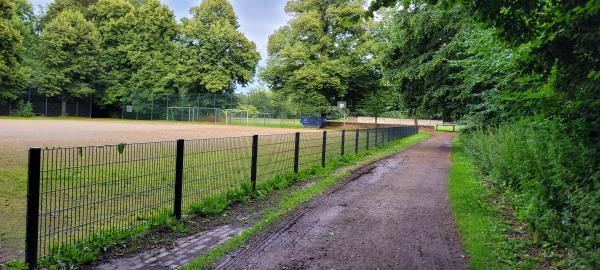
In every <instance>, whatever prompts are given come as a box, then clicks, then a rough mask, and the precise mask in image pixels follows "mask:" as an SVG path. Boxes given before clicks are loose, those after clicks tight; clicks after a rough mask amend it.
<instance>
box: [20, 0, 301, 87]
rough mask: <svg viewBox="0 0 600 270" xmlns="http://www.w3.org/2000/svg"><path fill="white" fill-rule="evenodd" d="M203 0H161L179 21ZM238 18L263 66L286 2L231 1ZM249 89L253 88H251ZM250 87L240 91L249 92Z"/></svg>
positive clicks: (41, 0)
mask: <svg viewBox="0 0 600 270" xmlns="http://www.w3.org/2000/svg"><path fill="white" fill-rule="evenodd" d="M29 1H30V2H31V3H32V4H33V6H34V7H37V6H39V5H41V6H45V5H47V4H48V3H51V2H52V1H53V0H29ZM201 1H202V0H161V2H162V3H164V4H166V5H167V6H169V8H170V9H171V10H173V12H174V13H175V16H177V19H181V18H183V17H188V16H189V9H190V7H192V6H196V5H198V4H200V2H201ZM229 2H230V3H231V4H232V5H233V9H234V10H235V13H236V14H237V16H238V21H239V23H240V31H241V32H242V33H244V34H245V35H246V37H247V38H248V39H250V40H252V41H254V43H256V48H257V49H258V51H259V52H260V55H261V64H264V61H265V59H266V58H267V42H268V40H269V35H271V34H272V33H273V32H274V31H275V30H277V29H278V28H279V27H281V26H282V25H284V24H285V23H286V22H287V20H288V19H289V17H288V16H287V15H286V14H285V12H284V10H283V8H284V6H285V3H286V0H229ZM249 87H252V85H251V86H249ZM249 87H245V88H243V89H240V90H241V91H245V90H247V89H248V88H249Z"/></svg>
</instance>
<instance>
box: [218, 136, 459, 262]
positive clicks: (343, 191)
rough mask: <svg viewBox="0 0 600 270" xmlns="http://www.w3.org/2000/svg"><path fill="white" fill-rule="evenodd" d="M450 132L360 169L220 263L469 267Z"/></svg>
mask: <svg viewBox="0 0 600 270" xmlns="http://www.w3.org/2000/svg"><path fill="white" fill-rule="evenodd" d="M450 144H451V135H450V134H448V133H446V134H443V133H438V134H434V135H433V136H432V137H431V138H430V139H428V140H426V141H424V142H421V143H419V144H417V145H415V146H413V147H411V148H409V149H407V150H405V151H403V152H400V153H398V154H395V155H393V156H391V157H389V158H386V159H384V160H382V161H379V162H377V163H375V164H373V165H371V166H369V167H367V168H364V169H362V170H361V171H360V172H359V174H358V175H355V177H350V178H349V179H348V180H347V181H346V182H342V185H340V186H339V188H337V189H334V190H332V191H331V192H330V193H329V194H326V195H324V196H321V197H319V198H317V199H315V200H313V201H311V202H310V203H308V204H307V205H305V206H304V207H302V208H301V209H299V210H298V211H295V212H294V213H293V214H291V215H290V216H289V217H288V218H286V219H285V220H284V221H282V222H281V223H280V224H277V225H275V226H274V227H273V228H272V230H270V231H268V232H265V233H263V234H261V235H259V236H257V237H256V238H255V240H253V242H251V243H250V244H248V245H247V246H245V247H243V248H241V249H240V250H238V251H237V252H235V253H234V254H231V255H229V256H228V257H226V258H225V259H224V260H223V261H222V262H221V264H220V265H218V266H217V269H464V268H465V267H466V262H467V259H466V258H465V256H464V255H463V254H464V252H463V250H462V245H461V242H460V240H459V238H458V235H457V233H456V230H455V228H454V224H453V218H452V214H451V211H450V207H449V204H448V192H447V191H448V167H449V164H450V161H449V154H450Z"/></svg>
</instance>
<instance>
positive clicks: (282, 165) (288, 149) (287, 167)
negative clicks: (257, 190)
mask: <svg viewBox="0 0 600 270" xmlns="http://www.w3.org/2000/svg"><path fill="white" fill-rule="evenodd" d="M294 145H295V134H279V135H263V136H259V137H258V156H257V158H258V159H257V175H256V182H257V183H262V182H264V181H268V180H270V179H272V178H273V177H275V176H277V175H280V174H282V173H286V172H292V171H293V170H294Z"/></svg>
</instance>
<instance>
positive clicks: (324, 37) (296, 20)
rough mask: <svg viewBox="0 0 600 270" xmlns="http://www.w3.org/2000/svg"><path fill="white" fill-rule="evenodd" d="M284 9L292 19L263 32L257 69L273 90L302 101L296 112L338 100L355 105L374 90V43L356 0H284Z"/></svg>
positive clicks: (314, 110) (316, 110) (316, 109)
mask: <svg viewBox="0 0 600 270" xmlns="http://www.w3.org/2000/svg"><path fill="white" fill-rule="evenodd" d="M286 12H287V13H288V14H289V15H291V16H292V20H290V21H289V22H288V24H287V25H285V26H283V27H281V28H279V29H278V30H277V31H276V32H275V33H274V34H272V35H271V36H270V37H269V45H268V52H269V59H268V60H267V66H266V67H265V68H264V69H263V70H262V71H261V73H260V74H261V77H262V78H263V79H264V80H265V81H266V82H268V84H269V86H270V87H271V88H272V89H273V91H275V92H281V93H284V95H285V96H287V97H289V98H291V99H292V101H293V102H295V103H298V104H302V105H303V106H305V107H303V108H301V109H300V110H301V111H302V114H325V113H326V112H327V108H328V107H329V106H330V105H332V104H335V102H336V101H338V100H341V99H345V100H347V101H348V103H349V106H350V107H356V106H358V104H359V103H360V99H361V98H362V97H363V96H364V95H365V94H367V93H369V92H372V91H376V90H378V89H379V86H380V80H379V79H380V77H381V76H380V72H379V70H378V67H377V64H376V61H375V57H374V56H375V54H376V49H377V43H376V42H375V41H374V40H373V38H372V36H373V33H372V25H371V24H370V23H369V22H367V21H366V20H364V19H363V18H362V17H361V15H362V14H363V12H364V10H363V6H362V2H361V1H298V0H290V1H288V3H287V5H286ZM307 112H308V113H307Z"/></svg>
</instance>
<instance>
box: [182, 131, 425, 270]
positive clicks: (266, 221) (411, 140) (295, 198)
mask: <svg viewBox="0 0 600 270" xmlns="http://www.w3.org/2000/svg"><path fill="white" fill-rule="evenodd" d="M428 137H429V134H428V133H419V134H417V135H414V136H411V137H408V138H405V139H402V140H399V141H397V142H393V143H390V144H388V145H386V146H383V147H382V148H379V149H375V150H374V151H368V152H365V153H363V154H358V155H355V156H353V157H351V158H348V159H347V160H345V162H344V163H345V165H347V166H346V167H343V168H342V169H340V170H338V171H336V173H332V174H324V175H326V176H325V178H323V179H322V180H321V181H319V182H318V183H316V184H314V185H312V186H310V187H309V188H306V189H303V190H296V191H293V192H291V193H289V194H288V195H287V196H285V197H283V198H282V199H281V201H280V202H279V204H278V205H277V206H276V207H273V208H268V209H265V215H264V217H263V218H262V219H261V220H260V221H259V222H257V223H256V224H254V225H253V226H252V227H250V228H248V229H247V230H245V231H243V232H242V233H240V234H238V235H236V236H234V237H233V238H231V239H229V240H228V241H227V242H225V243H223V244H222V245H220V246H217V247H215V248H213V249H212V250H210V251H209V252H207V253H205V254H203V255H202V256H200V257H198V258H196V259H195V260H193V261H192V262H190V263H189V264H187V265H184V266H182V267H181V269H186V270H191V269H207V268H210V267H211V266H213V265H214V264H215V263H217V262H219V261H220V260H221V259H222V258H223V257H224V256H225V255H226V254H227V253H229V252H231V251H233V250H235V249H237V248H239V247H240V246H242V245H244V244H245V243H247V241H248V240H249V239H250V238H251V237H252V236H254V235H255V234H256V233H257V232H259V231H261V230H262V229H264V228H265V227H266V226H268V225H270V224H271V223H273V222H275V221H277V220H280V219H281V218H282V217H283V216H285V215H286V214H287V213H289V212H290V211H292V210H294V209H295V208H297V207H298V206H300V205H301V204H302V203H304V202H307V201H308V200H310V199H312V198H313V197H315V196H317V195H319V194H321V193H322V192H323V191H325V190H326V189H327V188H329V187H331V186H332V185H333V184H335V183H336V182H337V181H339V180H340V179H343V178H344V177H346V176H348V175H349V174H350V173H351V172H352V171H353V170H355V169H357V168H359V167H361V166H364V165H366V164H368V163H371V162H373V161H376V160H379V159H381V158H384V157H386V156H389V155H391V154H394V153H397V152H398V151H401V150H403V149H405V148H407V147H409V146H411V145H413V144H415V143H418V142H420V141H423V140H425V139H427V138H428Z"/></svg>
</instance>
